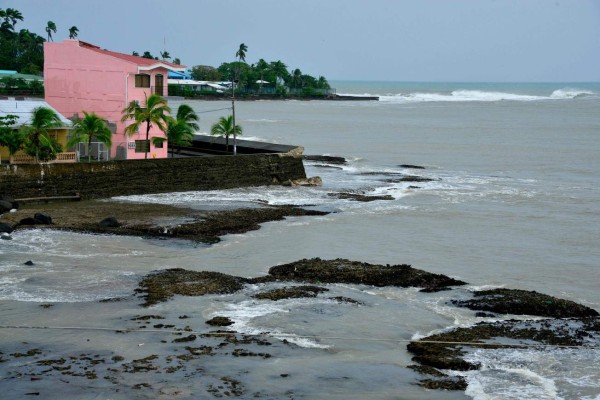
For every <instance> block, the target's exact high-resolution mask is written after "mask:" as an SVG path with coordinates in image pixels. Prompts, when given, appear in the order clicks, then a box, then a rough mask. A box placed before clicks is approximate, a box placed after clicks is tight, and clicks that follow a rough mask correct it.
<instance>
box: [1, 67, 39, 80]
mask: <svg viewBox="0 0 600 400" xmlns="http://www.w3.org/2000/svg"><path fill="white" fill-rule="evenodd" d="M5 77H9V78H14V79H24V80H26V81H42V82H43V81H44V78H43V77H41V76H38V75H30V74H20V73H18V72H16V71H7V70H0V79H1V78H5Z"/></svg>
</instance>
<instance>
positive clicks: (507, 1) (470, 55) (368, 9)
mask: <svg viewBox="0 0 600 400" xmlns="http://www.w3.org/2000/svg"><path fill="white" fill-rule="evenodd" d="M9 7H11V8H16V9H18V10H19V11H21V12H22V14H23V16H24V18H25V21H23V22H20V23H19V24H18V25H17V28H27V29H29V30H31V31H33V32H36V33H38V34H40V35H42V36H45V30H44V28H45V26H46V22H47V21H49V20H51V21H54V22H55V23H56V25H57V27H58V32H57V33H56V34H54V35H53V36H54V40H55V41H62V40H63V39H66V38H68V29H69V27H71V26H73V25H75V26H77V27H78V28H79V37H78V38H79V39H80V40H84V41H87V42H90V43H93V44H96V45H98V46H100V47H102V48H106V49H108V50H113V51H119V52H123V53H129V54H130V53H131V52H132V51H133V50H136V51H138V52H139V53H140V54H141V53H142V52H144V51H145V50H149V51H150V52H151V53H152V54H153V55H156V56H158V55H159V51H161V50H163V49H166V50H167V51H168V52H169V53H170V54H171V56H173V57H179V58H180V59H181V61H182V63H183V64H185V65H187V66H190V67H191V66H193V65H197V64H204V65H213V66H219V65H220V64H221V63H222V62H224V61H233V60H234V58H235V52H236V51H237V49H238V47H239V44H240V43H242V42H243V43H245V44H246V45H247V46H248V51H247V55H246V61H247V62H248V63H254V62H256V61H258V59H260V58H264V59H265V60H267V61H275V60H281V61H283V62H284V63H285V64H286V65H287V66H288V69H292V68H300V69H301V70H302V72H304V73H308V74H311V75H323V76H325V77H327V78H328V79H329V80H336V79H338V80H339V79H348V80H394V81H479V82H484V81H485V82H496V81H497V82H505V81H517V82H518V81H534V82H539V81H560V82H576V81H600V1H599V0H237V1H234V0H177V1H165V0H161V1H157V0H137V1H131V0H102V1H100V0H0V8H9Z"/></svg>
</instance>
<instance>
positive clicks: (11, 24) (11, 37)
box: [0, 8, 44, 74]
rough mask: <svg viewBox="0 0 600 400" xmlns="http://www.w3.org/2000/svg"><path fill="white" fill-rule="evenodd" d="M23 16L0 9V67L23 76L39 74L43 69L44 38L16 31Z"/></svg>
mask: <svg viewBox="0 0 600 400" xmlns="http://www.w3.org/2000/svg"><path fill="white" fill-rule="evenodd" d="M18 21H23V15H21V13H20V12H19V11H18V10H15V9H12V8H7V9H6V10H4V9H1V8H0V65H1V66H2V69H10V70H15V71H19V72H21V73H23V74H41V73H42V70H43V69H44V49H43V43H44V38H43V37H41V36H39V35H37V34H35V33H33V32H29V30H27V29H21V30H20V31H17V30H16V25H17V22H18Z"/></svg>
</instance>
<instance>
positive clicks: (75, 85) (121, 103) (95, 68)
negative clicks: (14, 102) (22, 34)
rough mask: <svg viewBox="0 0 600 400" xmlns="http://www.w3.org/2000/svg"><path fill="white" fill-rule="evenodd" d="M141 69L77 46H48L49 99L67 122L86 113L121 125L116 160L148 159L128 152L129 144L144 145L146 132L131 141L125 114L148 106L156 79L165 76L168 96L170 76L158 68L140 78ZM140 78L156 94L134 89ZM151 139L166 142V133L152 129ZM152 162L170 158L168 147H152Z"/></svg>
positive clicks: (76, 43) (115, 142)
mask: <svg viewBox="0 0 600 400" xmlns="http://www.w3.org/2000/svg"><path fill="white" fill-rule="evenodd" d="M157 63H158V61H157ZM138 67H139V66H138V65H137V64H136V63H134V62H130V61H127V60H123V59H120V58H117V57H114V56H111V55H108V54H104V53H101V52H98V51H95V50H94V49H90V48H87V47H83V46H80V45H79V41H78V40H65V41H64V42H62V43H52V42H45V43H44V85H45V93H46V95H45V99H46V101H47V102H48V103H49V104H50V105H51V106H52V107H54V108H56V109H57V110H58V111H59V112H60V113H61V114H63V115H64V116H66V117H68V118H69V117H71V116H73V115H74V114H78V115H80V116H83V111H86V112H88V113H89V112H95V113H96V114H98V115H99V116H101V117H103V118H105V119H107V120H108V121H109V122H111V123H114V124H116V126H117V131H116V134H115V135H113V139H112V143H113V145H112V149H111V157H115V156H117V151H119V154H121V155H123V154H125V153H126V154H127V159H136V158H144V153H136V152H135V148H133V149H129V148H128V145H127V144H128V142H134V141H135V140H144V139H145V137H146V126H145V124H143V125H142V126H141V127H140V133H138V134H135V135H133V136H131V137H128V136H127V135H126V134H125V133H124V132H125V126H126V125H127V124H125V123H122V122H121V116H122V110H123V108H125V107H126V106H127V104H128V103H129V102H130V101H132V100H138V101H140V103H141V104H143V103H144V101H145V95H150V94H151V89H153V88H154V86H155V76H156V75H157V74H162V75H163V77H164V93H163V95H166V94H167V93H166V91H167V78H168V70H167V69H166V68H162V67H159V68H154V69H152V70H150V71H141V72H139V71H138ZM142 68H144V67H143V66H142ZM138 73H145V74H148V75H150V85H151V87H152V88H136V87H135V75H136V74H138ZM149 136H150V138H152V137H154V136H160V137H164V133H163V132H161V131H160V130H159V129H158V128H156V127H152V128H151V130H150V135H149ZM119 147H120V149H119ZM152 157H156V158H165V157H167V145H166V143H165V144H164V147H163V148H162V149H161V148H155V147H154V146H153V145H152V144H151V145H150V151H149V153H148V158H152Z"/></svg>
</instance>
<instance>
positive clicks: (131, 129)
mask: <svg viewBox="0 0 600 400" xmlns="http://www.w3.org/2000/svg"><path fill="white" fill-rule="evenodd" d="M122 113H123V117H122V118H121V122H125V121H127V120H133V123H132V124H131V125H128V126H127V128H125V133H127V134H128V135H129V136H133V135H134V134H136V133H137V132H138V131H139V129H140V125H141V124H142V123H144V122H145V123H146V143H148V146H144V150H145V151H144V153H145V154H144V158H145V159H147V158H148V150H149V147H150V146H149V144H150V142H149V141H148V136H149V135H150V128H151V127H152V125H153V124H154V125H156V127H157V128H158V129H160V130H161V131H163V132H166V130H167V126H168V124H169V121H170V120H171V119H172V118H171V117H170V116H169V114H170V113H171V108H170V107H169V106H168V105H167V100H165V99H164V98H162V97H160V96H159V95H157V94H151V95H150V96H147V97H146V101H145V104H144V106H143V107H141V106H140V104H139V103H138V102H137V101H135V100H134V101H132V102H131V103H129V105H128V106H127V107H125V108H124V109H123V111H122Z"/></svg>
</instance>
